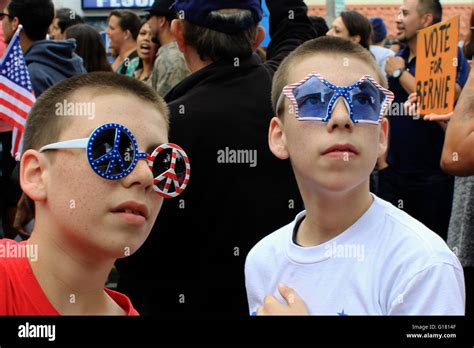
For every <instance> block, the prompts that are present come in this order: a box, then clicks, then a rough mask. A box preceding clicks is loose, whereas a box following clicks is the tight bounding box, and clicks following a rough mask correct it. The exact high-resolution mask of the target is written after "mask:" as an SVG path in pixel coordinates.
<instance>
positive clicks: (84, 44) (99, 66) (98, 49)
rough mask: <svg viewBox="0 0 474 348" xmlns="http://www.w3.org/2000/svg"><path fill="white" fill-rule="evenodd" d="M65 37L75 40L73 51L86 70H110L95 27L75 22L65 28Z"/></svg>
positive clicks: (100, 38) (102, 44)
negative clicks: (80, 59)
mask: <svg viewBox="0 0 474 348" xmlns="http://www.w3.org/2000/svg"><path fill="white" fill-rule="evenodd" d="M64 35H65V37H66V39H75V40H76V49H75V52H76V53H77V54H78V55H79V56H80V57H81V58H82V61H83V62H84V68H86V71H87V72H94V71H112V68H111V66H110V64H109V61H108V60H107V53H106V52H105V46H104V42H103V40H102V37H101V36H100V34H99V32H98V31H97V29H95V28H94V27H93V26H91V25H89V24H76V25H73V26H72V27H69V28H67V29H66V31H65V33H64Z"/></svg>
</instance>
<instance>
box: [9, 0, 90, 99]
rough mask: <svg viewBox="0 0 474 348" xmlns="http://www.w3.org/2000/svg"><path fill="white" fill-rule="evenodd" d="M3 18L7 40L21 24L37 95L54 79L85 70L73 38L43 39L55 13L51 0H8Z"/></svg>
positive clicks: (52, 83)
mask: <svg viewBox="0 0 474 348" xmlns="http://www.w3.org/2000/svg"><path fill="white" fill-rule="evenodd" d="M4 13H5V16H4V17H3V20H2V26H3V32H4V35H5V37H4V40H5V42H6V43H9V42H10V40H11V38H12V37H13V35H14V34H15V32H16V30H17V29H18V26H19V25H20V24H21V25H22V26H23V30H22V31H21V32H20V45H21V48H22V50H23V54H24V56H25V60H26V65H27V66H28V71H29V73H30V78H31V83H32V85H33V89H34V92H35V95H36V97H39V96H40V95H41V93H43V92H44V91H45V90H46V89H47V88H49V87H51V86H52V85H54V84H55V83H57V82H59V81H61V80H64V79H66V78H69V77H71V76H74V75H78V74H82V73H84V72H85V69H84V66H83V65H82V59H81V58H80V57H79V56H78V55H77V54H76V53H75V52H74V48H75V44H74V42H72V41H52V40H46V34H47V33H48V28H49V25H50V24H51V22H52V20H53V17H54V5H53V2H52V1H51V0H11V1H10V2H9V4H8V6H7V8H6V9H5V10H4Z"/></svg>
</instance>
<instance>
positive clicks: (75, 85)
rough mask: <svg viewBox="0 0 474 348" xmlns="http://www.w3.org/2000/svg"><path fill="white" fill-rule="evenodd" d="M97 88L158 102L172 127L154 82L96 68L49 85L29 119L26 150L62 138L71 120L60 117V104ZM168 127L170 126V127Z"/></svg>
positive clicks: (37, 147)
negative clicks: (57, 111)
mask: <svg viewBox="0 0 474 348" xmlns="http://www.w3.org/2000/svg"><path fill="white" fill-rule="evenodd" d="M84 89H94V90H97V94H114V93H116V92H125V93H127V94H129V95H135V96H137V97H138V98H140V99H142V100H143V101H145V102H149V103H151V104H153V105H154V106H155V108H156V109H157V111H158V112H159V113H160V114H162V115H163V117H164V119H165V122H166V127H167V128H168V114H169V112H168V107H167V106H166V103H165V102H164V100H163V98H161V97H160V96H159V95H158V94H157V93H156V92H155V91H154V90H153V88H151V87H150V86H148V85H146V84H145V83H143V82H141V81H138V80H137V79H134V78H132V77H128V76H124V75H120V74H116V73H113V72H94V73H89V74H83V75H78V76H74V77H71V78H69V79H66V80H63V81H61V82H59V83H57V84H56V85H54V86H52V87H50V88H48V89H47V90H46V91H45V92H44V93H43V94H42V95H41V96H40V97H39V98H38V99H37V100H36V102H35V104H34V105H33V108H32V109H31V111H30V113H29V115H28V119H27V122H26V129H25V133H24V144H23V148H24V151H26V150H28V149H36V150H38V149H40V148H41V147H42V146H44V145H47V144H50V143H54V142H56V141H58V139H59V136H60V135H61V132H62V131H63V130H64V129H65V128H66V127H67V125H68V124H69V122H68V121H67V119H68V118H67V117H56V116H55V114H56V105H57V103H62V102H63V101H64V100H67V99H71V97H72V96H73V95H74V93H76V92H78V91H80V90H84ZM167 130H168V129H167Z"/></svg>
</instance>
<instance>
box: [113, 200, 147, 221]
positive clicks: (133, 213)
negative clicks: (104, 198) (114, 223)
mask: <svg viewBox="0 0 474 348" xmlns="http://www.w3.org/2000/svg"><path fill="white" fill-rule="evenodd" d="M111 212H112V213H113V214H117V215H121V216H123V217H125V218H126V219H127V220H130V222H144V221H146V220H147V219H148V216H149V215H150V213H149V211H148V207H147V206H146V205H145V204H142V203H139V202H137V201H126V202H123V203H121V204H119V205H118V206H116V207H115V208H113V209H112V210H111Z"/></svg>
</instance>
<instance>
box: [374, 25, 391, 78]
mask: <svg viewBox="0 0 474 348" xmlns="http://www.w3.org/2000/svg"><path fill="white" fill-rule="evenodd" d="M370 23H371V24H372V38H371V45H370V52H372V54H373V55H374V57H375V60H376V61H377V64H378V65H379V66H380V68H381V69H382V72H383V73H384V74H385V76H386V72H385V63H386V61H387V59H388V58H390V57H393V56H394V55H395V52H393V51H392V50H390V49H388V48H386V47H385V41H386V38H387V27H386V26H385V23H384V21H383V19H382V18H380V17H374V18H371V19H370Z"/></svg>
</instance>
